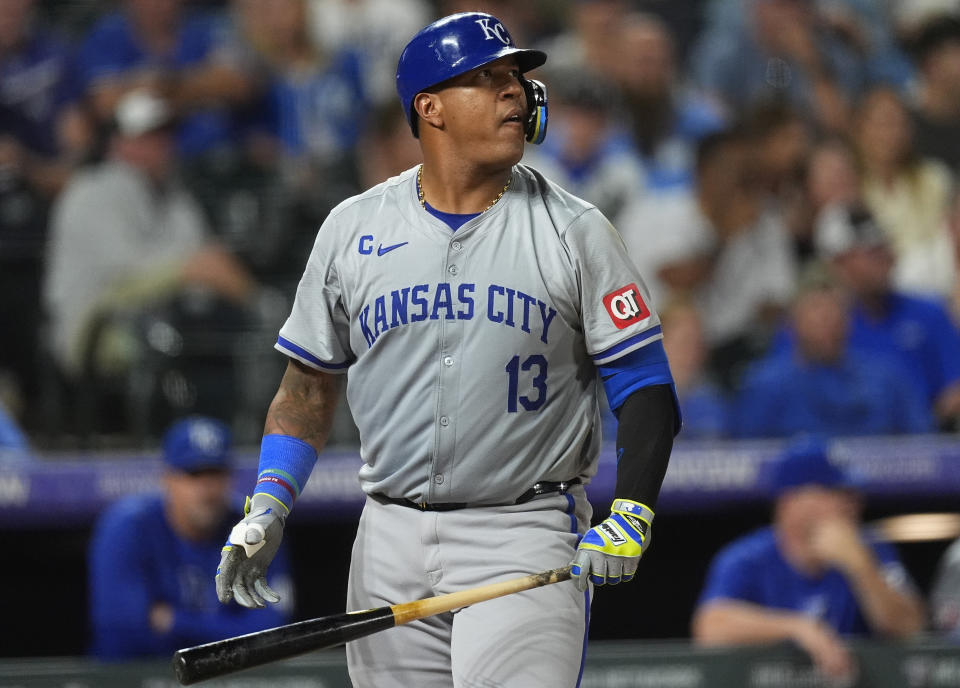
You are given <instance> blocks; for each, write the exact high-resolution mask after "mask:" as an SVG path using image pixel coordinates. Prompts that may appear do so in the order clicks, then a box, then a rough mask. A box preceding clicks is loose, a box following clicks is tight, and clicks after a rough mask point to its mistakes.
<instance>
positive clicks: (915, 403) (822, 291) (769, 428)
mask: <svg viewBox="0 0 960 688" xmlns="http://www.w3.org/2000/svg"><path fill="white" fill-rule="evenodd" d="M790 322H791V332H792V335H793V346H792V347H791V348H790V350H786V351H782V350H781V351H774V352H773V353H772V354H771V355H770V356H768V357H766V358H764V359H761V360H760V361H758V362H757V363H755V364H753V365H752V366H750V367H749V368H748V369H747V371H746V373H745V374H744V377H743V380H742V383H741V385H740V390H739V393H738V395H737V399H736V403H735V407H734V412H733V416H734V418H733V421H732V434H734V435H735V436H738V437H790V436H792V435H795V434H797V433H800V432H816V433H819V434H823V435H830V436H843V435H878V434H903V433H922V432H929V431H931V430H932V429H933V419H932V416H931V414H930V411H929V409H928V407H927V404H926V402H925V400H924V397H923V394H922V391H921V389H920V387H919V386H918V385H917V384H916V382H915V381H914V380H913V379H911V378H910V377H909V375H908V373H907V371H905V370H904V369H903V367H902V366H901V365H900V364H899V362H898V361H897V360H896V359H894V358H893V356H891V355H886V356H884V355H883V354H882V353H880V352H877V351H874V350H861V349H858V348H857V347H855V346H854V345H853V344H852V343H851V342H850V339H849V334H848V333H849V330H850V316H849V313H848V309H847V306H846V301H845V299H844V297H843V293H842V291H841V290H840V289H839V288H838V287H837V286H836V285H835V284H834V283H833V282H832V280H831V278H830V277H829V275H828V274H826V273H820V274H816V275H810V276H808V277H807V279H806V283H805V284H804V285H803V286H802V288H801V290H800V293H799V294H798V295H797V297H796V298H795V302H794V305H793V308H792V311H791V320H790Z"/></svg>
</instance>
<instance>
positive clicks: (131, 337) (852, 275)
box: [0, 0, 960, 447]
mask: <svg viewBox="0 0 960 688" xmlns="http://www.w3.org/2000/svg"><path fill="white" fill-rule="evenodd" d="M467 9H470V10H474V9H482V10H485V11H489V12H491V13H492V14H494V15H496V16H498V17H499V18H501V19H502V20H503V21H504V22H505V24H506V25H508V26H510V27H511V30H512V32H513V33H514V35H515V38H516V40H517V42H518V43H519V44H521V45H531V46H536V47H540V48H542V49H544V50H545V51H546V52H547V53H548V55H549V60H548V62H547V64H546V65H545V66H544V67H543V68H541V70H538V78H540V79H542V80H543V81H545V82H546V84H547V86H548V89H549V94H550V131H549V135H548V137H547V139H546V142H545V143H544V144H543V145H542V146H539V147H536V148H534V147H532V146H531V147H528V150H527V153H526V155H525V157H524V160H523V162H524V163H525V164H529V165H531V166H533V167H536V168H537V169H539V170H541V171H542V172H543V173H544V174H545V175H546V176H547V177H548V178H551V179H554V180H556V181H557V182H559V183H560V184H561V185H562V186H564V187H565V188H567V189H569V190H571V191H573V192H574V193H576V194H578V195H580V196H582V197H584V198H585V199H587V200H589V201H591V202H593V203H594V204H596V205H597V206H598V207H599V208H600V209H601V210H602V211H603V212H604V213H605V214H606V215H607V216H608V217H609V218H610V219H611V221H612V222H613V223H614V225H615V226H616V227H617V229H618V230H619V231H620V233H621V235H622V237H623V240H624V243H625V246H626V250H627V251H629V253H630V254H631V256H632V257H633V259H634V260H635V261H636V263H637V264H638V266H639V267H640V269H641V271H642V273H643V274H644V276H645V278H646V280H647V286H648V287H649V289H650V291H651V293H652V295H653V298H654V301H655V303H656V306H657V309H658V311H659V312H660V313H661V316H662V320H663V329H664V337H665V346H666V348H667V352H668V356H669V358H670V362H671V367H672V369H673V373H674V376H675V379H676V383H677V390H678V395H679V398H680V400H681V405H682V407H683V413H684V423H685V429H684V431H683V433H682V435H681V437H683V438H686V439H696V438H723V437H788V436H791V435H793V434H795V433H797V432H810V431H813V432H820V433H823V434H825V435H861V434H893V433H921V432H933V431H952V430H957V429H958V428H960V425H958V419H960V331H958V325H960V193H958V191H957V188H958V187H957V181H958V180H957V175H958V174H960V2H958V1H956V0H923V2H920V1H919V0H917V1H911V2H891V1H889V0H872V1H871V0H687V1H685V2H684V1H679V0H676V1H672V2H664V1H659V0H538V1H534V2H523V3H518V2H509V1H507V0H483V1H475V2H469V3H468V2H461V1H459V0H220V1H216V0H206V1H204V2H187V1H186V0H115V1H110V0H83V1H81V0H76V1H75V2H52V1H49V2H43V1H41V0H6V2H4V4H3V10H2V12H0V327H2V328H3V333H4V334H3V336H2V337H0V442H3V441H4V440H3V439H2V438H5V437H10V438H12V439H10V440H9V441H8V442H9V443H11V444H12V443H17V444H19V445H22V446H26V445H28V444H32V445H34V446H37V447H48V446H53V447H56V446H63V444H64V443H66V442H68V441H69V442H70V443H76V442H77V441H78V440H79V441H82V442H95V441H99V440H101V439H102V438H104V437H113V438H115V440H116V441H119V442H131V443H142V442H144V441H145V440H146V439H153V440H155V439H156V437H158V436H159V433H160V431H161V430H162V428H164V427H165V426H166V425H167V424H168V423H169V421H170V420H171V419H173V418H176V417H178V416H181V415H184V414H187V413H205V414H209V415H212V416H215V417H218V418H222V419H224V420H226V421H228V422H229V423H230V424H231V425H233V427H234V428H235V430H236V432H237V439H238V441H239V442H245V441H250V440H254V439H256V436H257V435H259V432H260V428H261V418H262V414H263V410H264V409H265V408H266V403H267V401H268V400H269V394H270V393H272V390H273V389H274V388H275V384H276V380H277V379H278V377H279V375H280V372H281V371H282V365H283V362H282V361H280V360H278V359H279V358H282V357H279V356H278V355H276V354H274V353H273V351H272V342H273V339H274V337H275V335H276V331H277V329H278V327H279V325H280V324H281V323H282V321H283V319H284V318H285V317H286V314H287V312H288V310H289V306H290V302H291V299H292V296H293V291H294V288H295V285H296V281H297V280H298V278H299V275H300V274H301V272H302V268H303V265H304V262H305V260H306V257H307V254H308V252H309V248H310V246H311V245H312V242H313V238H314V235H315V232H316V230H317V228H318V227H319V225H320V223H321V222H322V221H323V219H324V217H325V216H326V213H327V212H328V211H329V210H330V209H331V208H332V207H333V206H334V205H336V204H337V203H339V202H340V201H341V200H343V199H345V198H346V197H348V196H349V195H352V194H354V193H358V192H359V191H361V190H363V189H365V188H368V187H369V186H371V185H373V184H375V183H378V182H380V181H383V180H385V179H386V178H388V177H390V176H392V175H394V174H397V173H398V172H400V171H402V170H404V169H407V168H409V167H411V166H413V165H415V164H416V163H417V162H418V161H419V149H418V146H417V145H416V141H415V140H414V139H413V138H412V136H411V135H410V132H409V129H408V128H407V126H406V123H405V121H404V117H403V113H402V111H401V108H400V106H399V104H398V101H397V98H396V94H395V92H394V85H393V81H394V70H395V65H396V59H397V56H398V53H399V50H400V49H401V48H402V46H403V45H404V44H405V42H406V41H407V40H408V39H409V38H410V37H411V36H412V35H413V34H414V33H415V32H416V31H417V30H418V29H419V28H420V27H422V26H424V25H425V24H427V23H428V22H429V21H430V20H431V19H432V18H434V17H437V16H441V15H444V14H448V13H452V12H456V11H461V10H467ZM116 438H119V439H116ZM333 439H334V441H338V440H339V441H351V439H353V435H352V424H351V422H350V420H349V418H348V417H347V418H344V419H342V420H341V421H339V424H338V426H337V428H335V431H334V435H333Z"/></svg>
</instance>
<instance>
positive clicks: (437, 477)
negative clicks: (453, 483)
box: [433, 473, 443, 485]
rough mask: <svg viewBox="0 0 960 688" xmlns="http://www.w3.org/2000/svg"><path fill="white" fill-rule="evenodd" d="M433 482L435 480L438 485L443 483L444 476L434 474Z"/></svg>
mask: <svg viewBox="0 0 960 688" xmlns="http://www.w3.org/2000/svg"><path fill="white" fill-rule="evenodd" d="M433 482H435V483H436V484H437V485H443V476H442V475H441V474H439V473H437V474H436V475H435V476H433Z"/></svg>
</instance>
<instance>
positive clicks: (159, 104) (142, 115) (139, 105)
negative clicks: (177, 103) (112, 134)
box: [114, 89, 173, 136]
mask: <svg viewBox="0 0 960 688" xmlns="http://www.w3.org/2000/svg"><path fill="white" fill-rule="evenodd" d="M114 120H115V121H116V124H117V131H119V132H120V133H121V134H122V135H123V136H140V135H141V134H146V133H147V132H149V131H153V130H154V129H159V128H160V127H163V126H165V125H167V124H170V123H171V122H172V121H173V110H172V109H171V108H170V105H169V104H168V103H167V101H166V100H164V99H163V98H161V97H160V96H158V95H157V94H155V93H153V92H152V91H148V90H146V89H137V90H134V91H130V92H129V93H126V94H125V95H124V96H123V97H122V98H120V101H119V102H118V103H117V107H116V110H114Z"/></svg>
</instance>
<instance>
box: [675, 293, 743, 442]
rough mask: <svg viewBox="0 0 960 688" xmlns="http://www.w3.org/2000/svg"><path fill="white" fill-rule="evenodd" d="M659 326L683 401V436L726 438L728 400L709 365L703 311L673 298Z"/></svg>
mask: <svg viewBox="0 0 960 688" xmlns="http://www.w3.org/2000/svg"><path fill="white" fill-rule="evenodd" d="M660 325H661V327H662V328H663V348H664V350H666V352H667V359H668V360H669V361H670V372H671V373H673V381H674V384H675V385H676V390H677V397H678V399H679V400H680V410H681V415H682V416H683V438H684V439H685V440H686V439H716V438H720V437H725V436H726V435H727V433H728V432H729V411H728V402H727V399H726V397H725V395H724V394H723V391H722V390H721V389H720V386H719V385H718V384H716V382H715V381H714V380H713V379H712V377H711V375H710V373H709V371H708V370H707V367H706V364H707V342H706V338H705V337H704V332H703V322H702V320H701V318H700V314H699V313H698V312H697V309H696V308H695V307H694V305H693V304H692V303H690V302H689V301H683V300H677V301H673V302H670V303H667V304H666V306H665V307H664V308H663V309H662V310H661V311H660Z"/></svg>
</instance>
